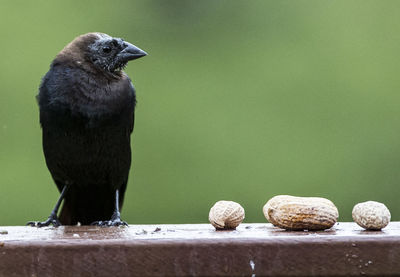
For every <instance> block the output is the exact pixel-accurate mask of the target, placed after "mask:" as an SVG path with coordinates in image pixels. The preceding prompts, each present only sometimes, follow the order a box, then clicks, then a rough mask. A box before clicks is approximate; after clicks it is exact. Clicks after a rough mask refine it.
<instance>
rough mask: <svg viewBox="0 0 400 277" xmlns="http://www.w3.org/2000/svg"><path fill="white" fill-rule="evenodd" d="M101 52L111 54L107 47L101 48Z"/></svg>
mask: <svg viewBox="0 0 400 277" xmlns="http://www.w3.org/2000/svg"><path fill="white" fill-rule="evenodd" d="M103 52H104V53H110V52H111V48H110V47H108V46H106V47H103Z"/></svg>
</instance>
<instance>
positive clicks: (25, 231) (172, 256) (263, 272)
mask: <svg viewBox="0 0 400 277" xmlns="http://www.w3.org/2000/svg"><path fill="white" fill-rule="evenodd" d="M4 230H7V231H8V234H0V276H362V275H366V276H400V222H392V223H390V224H389V226H388V227H387V228H386V229H384V230H383V231H381V232H378V231H373V232H371V231H363V230H362V229H361V228H360V227H358V226H357V225H356V224H355V223H340V224H337V225H335V226H334V227H333V228H332V229H330V230H327V231H320V232H304V231H300V232H299V231H297V232H289V231H284V230H281V229H278V228H276V227H273V226H272V225H271V224H267V223H265V224H242V225H240V226H239V227H238V228H237V230H235V231H215V230H214V228H213V227H212V226H211V225H209V224H192V225H130V226H129V228H118V227H111V228H104V227H103V228H101V227H93V226H79V227H78V226H68V227H59V228H41V229H39V228H35V227H18V226H12V227H7V226H6V227H0V233H2V231H4Z"/></svg>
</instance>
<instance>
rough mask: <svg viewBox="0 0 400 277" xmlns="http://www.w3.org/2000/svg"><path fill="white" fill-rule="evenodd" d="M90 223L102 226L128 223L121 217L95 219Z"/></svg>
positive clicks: (125, 224)
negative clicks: (104, 219) (102, 219)
mask: <svg viewBox="0 0 400 277" xmlns="http://www.w3.org/2000/svg"><path fill="white" fill-rule="evenodd" d="M90 225H96V226H101V227H110V226H116V227H118V226H127V227H128V223H126V222H125V221H122V220H121V219H116V220H106V221H95V222H93V223H92V224H90Z"/></svg>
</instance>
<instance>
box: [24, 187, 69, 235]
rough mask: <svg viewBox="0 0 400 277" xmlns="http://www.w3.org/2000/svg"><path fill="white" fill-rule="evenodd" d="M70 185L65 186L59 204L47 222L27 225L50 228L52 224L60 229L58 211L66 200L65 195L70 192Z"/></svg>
mask: <svg viewBox="0 0 400 277" xmlns="http://www.w3.org/2000/svg"><path fill="white" fill-rule="evenodd" d="M68 186H69V185H65V186H64V188H63V190H62V191H61V194H60V197H59V198H58V200H57V203H56V205H55V207H54V209H53V210H52V211H51V213H50V216H49V217H48V218H47V220H46V221H43V222H40V221H39V222H36V221H29V222H28V223H27V224H26V225H30V226H32V227H35V226H37V227H44V226H49V225H50V224H52V225H53V226H54V227H58V226H60V225H61V223H60V221H59V220H58V217H57V213H58V209H59V208H60V205H61V202H62V200H63V199H64V196H65V193H66V192H67V190H68Z"/></svg>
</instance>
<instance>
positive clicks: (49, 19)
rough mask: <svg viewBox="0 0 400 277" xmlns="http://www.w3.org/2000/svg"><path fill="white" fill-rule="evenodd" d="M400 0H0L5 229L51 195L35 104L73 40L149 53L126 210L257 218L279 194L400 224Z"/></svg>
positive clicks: (145, 218) (134, 215)
mask: <svg viewBox="0 0 400 277" xmlns="http://www.w3.org/2000/svg"><path fill="white" fill-rule="evenodd" d="M399 13H400V2H399V1H365V0H360V1H348V0H346V1H321V0H317V1H261V0H260V1H244V0H243V1H231V0H225V1H215V0H209V1H204V0H203V1H194V0H193V1H177V0H175V1H1V2H0V34H1V43H0V50H1V53H2V55H1V67H0V80H1V92H0V225H22V224H25V222H26V221H28V220H43V219H45V218H47V216H48V215H49V212H50V210H51V208H52V207H53V205H54V204H55V201H56V199H57V197H58V191H57V190H56V187H55V185H53V182H52V180H51V177H50V174H49V172H48V170H47V168H46V165H45V162H44V157H43V154H42V147H41V131H40V126H39V122H38V107H37V104H36V101H35V95H36V94H37V90H38V86H39V83H40V79H41V77H42V76H43V75H44V74H45V73H46V71H47V70H48V68H49V64H50V62H51V60H52V59H53V58H54V56H55V55H56V54H57V53H58V52H59V51H60V50H61V49H62V48H63V47H64V46H65V45H66V44H67V43H68V42H70V41H71V40H72V39H73V38H74V37H76V36H78V35H80V34H82V33H86V32H90V31H100V32H105V33H108V34H110V35H112V36H118V37H123V38H124V39H126V40H127V41H129V42H132V43H134V44H136V45H137V46H139V47H141V48H142V49H144V50H146V51H147V52H148V53H149V56H148V57H146V58H143V59H140V60H138V61H134V62H131V63H130V64H129V66H128V67H127V68H126V72H127V73H128V75H129V76H130V77H131V79H132V80H133V83H134V85H135V87H136V90H137V97H138V102H139V103H138V107H137V111H136V124H135V131H134V135H133V165H132V170H131V174H130V180H129V185H128V191H127V194H126V200H125V206H124V209H123V212H122V214H123V219H125V220H126V221H128V222H129V223H131V224H137V223H195V222H207V218H208V211H209V208H210V207H211V206H212V205H213V204H214V202H216V201H217V200H221V199H225V200H234V201H237V202H239V203H241V204H242V206H243V207H244V208H245V210H246V220H245V221H246V222H264V221H265V219H264V217H263V215H262V206H263V205H264V204H265V202H266V201H267V200H268V199H269V198H271V197H273V196H274V195H277V194H291V195H299V196H323V197H327V198H329V199H331V200H332V201H333V202H334V203H335V204H336V205H337V206H338V208H339V212H340V220H341V221H349V220H351V209H352V207H353V205H354V204H355V203H357V202H361V201H366V200H376V201H381V202H384V203H385V204H386V205H387V206H388V207H389V209H390V210H391V212H392V219H393V220H400V206H399V205H398V204H396V203H398V199H399V197H400V194H399V190H398V187H399V184H400V108H399V103H400V94H399V91H400V81H399V78H398V73H399V72H400V54H399V49H400V47H399V46H400V45H399V44H400V17H399Z"/></svg>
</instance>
